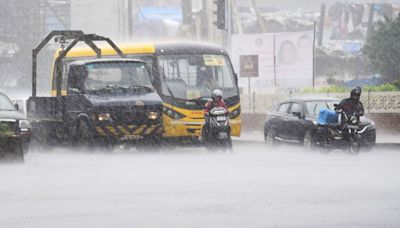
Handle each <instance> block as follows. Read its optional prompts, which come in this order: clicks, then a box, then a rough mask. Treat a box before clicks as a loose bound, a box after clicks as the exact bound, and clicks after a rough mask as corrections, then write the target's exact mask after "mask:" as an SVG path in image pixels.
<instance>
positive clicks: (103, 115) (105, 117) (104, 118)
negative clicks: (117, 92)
mask: <svg viewBox="0 0 400 228" xmlns="http://www.w3.org/2000/svg"><path fill="white" fill-rule="evenodd" d="M97 119H98V120H99V121H107V120H110V119H111V115H110V113H101V114H99V115H98V116H97Z"/></svg>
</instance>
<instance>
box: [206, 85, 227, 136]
mask: <svg viewBox="0 0 400 228" xmlns="http://www.w3.org/2000/svg"><path fill="white" fill-rule="evenodd" d="M211 98H212V100H211V101H208V102H207V103H206V107H205V109H204V115H205V117H206V118H205V119H206V121H205V124H204V127H203V135H204V133H207V132H208V129H209V127H210V121H209V112H210V110H211V109H213V108H217V107H222V108H226V110H228V107H227V106H226V104H225V102H224V100H223V99H222V91H221V90H219V89H215V90H213V91H212V93H211Z"/></svg>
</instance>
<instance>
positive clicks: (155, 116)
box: [149, 112, 158, 120]
mask: <svg viewBox="0 0 400 228" xmlns="http://www.w3.org/2000/svg"><path fill="white" fill-rule="evenodd" d="M157 118H158V113H157V112H149V119H151V120H156V119H157Z"/></svg>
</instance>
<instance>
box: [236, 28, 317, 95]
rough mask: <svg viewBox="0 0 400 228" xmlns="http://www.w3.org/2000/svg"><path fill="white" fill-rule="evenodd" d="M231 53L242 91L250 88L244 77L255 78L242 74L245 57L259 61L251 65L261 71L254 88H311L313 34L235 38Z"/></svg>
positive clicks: (253, 85)
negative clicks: (247, 87)
mask: <svg viewBox="0 0 400 228" xmlns="http://www.w3.org/2000/svg"><path fill="white" fill-rule="evenodd" d="M230 51H231V53H230V54H231V57H232V62H233V65H234V68H235V71H236V72H238V73H239V78H240V80H239V86H240V87H245V86H248V80H247V79H245V78H244V77H254V76H249V75H246V74H243V73H244V72H243V66H242V67H241V65H243V63H242V61H243V58H244V57H243V56H257V59H258V61H257V64H254V65H252V67H256V66H257V68H258V69H257V73H258V75H257V76H258V77H257V78H254V79H252V80H251V82H250V83H251V87H253V88H274V87H276V88H289V89H291V88H299V87H300V88H304V87H311V86H312V75H313V32H294V33H279V34H270V33H268V34H235V35H232V40H231V48H230ZM241 60H242V61H241ZM253 60H254V61H255V57H253ZM253 72H254V69H253Z"/></svg>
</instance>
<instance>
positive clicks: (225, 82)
mask: <svg viewBox="0 0 400 228" xmlns="http://www.w3.org/2000/svg"><path fill="white" fill-rule="evenodd" d="M158 62H159V71H160V75H161V93H162V94H163V95H166V96H172V97H174V98H178V99H183V100H193V99H201V98H209V97H210V96H211V92H212V91H213V90H214V89H220V90H221V91H222V92H223V94H224V98H229V97H234V96H238V95H239V91H238V88H237V86H236V81H235V77H234V75H233V70H232V68H231V65H230V64H229V58H227V57H226V56H224V55H209V54H191V55H162V56H160V57H159V59H158Z"/></svg>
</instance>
